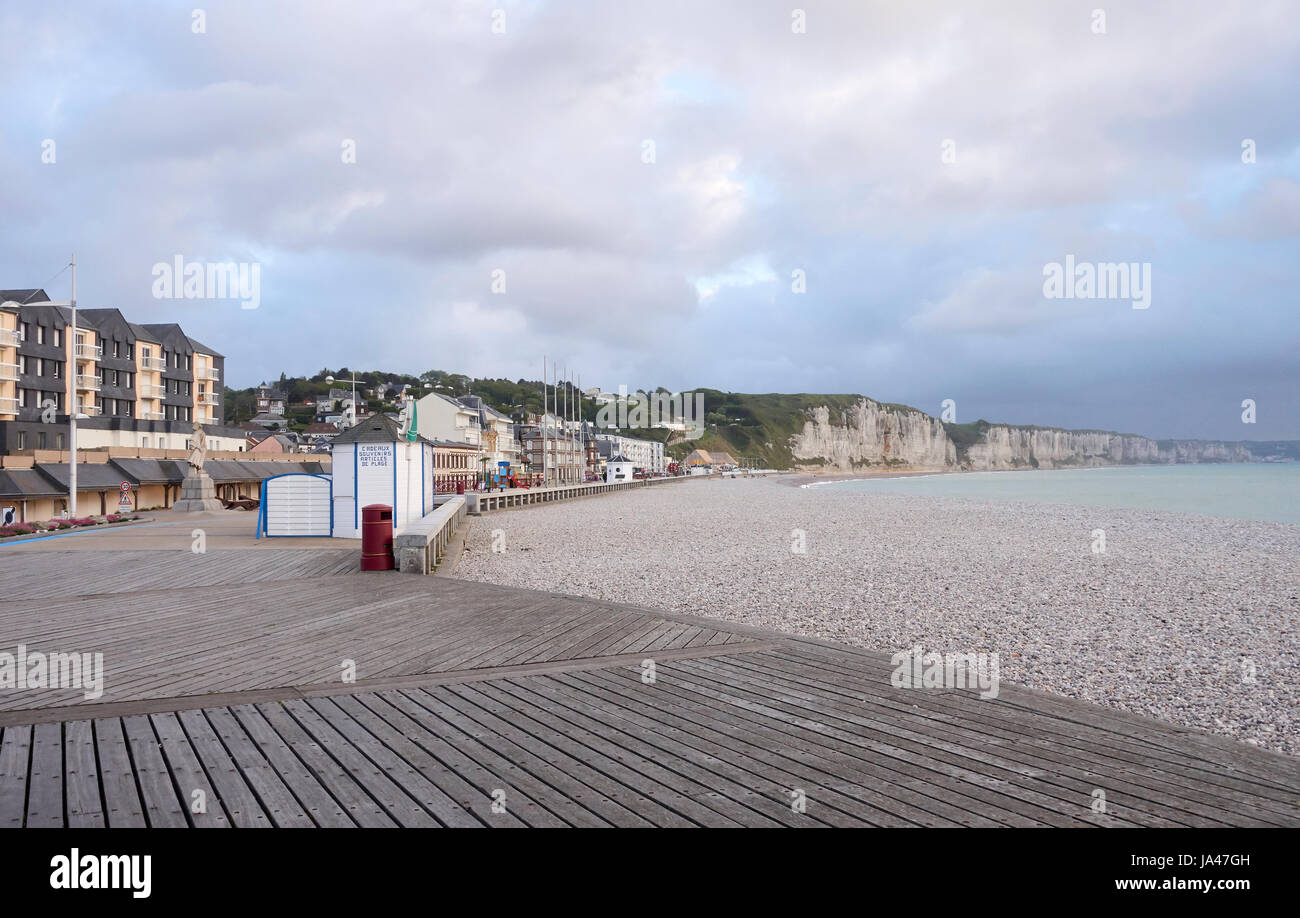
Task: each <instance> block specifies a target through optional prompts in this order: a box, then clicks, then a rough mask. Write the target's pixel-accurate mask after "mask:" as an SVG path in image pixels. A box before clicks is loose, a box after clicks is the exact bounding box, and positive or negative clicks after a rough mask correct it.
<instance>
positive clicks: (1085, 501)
mask: <svg viewBox="0 0 1300 918" xmlns="http://www.w3.org/2000/svg"><path fill="white" fill-rule="evenodd" d="M815 487H818V488H828V489H834V490H837V491H861V492H865V493H870V494H918V495H928V496H933V497H969V498H975V499H978V500H995V501H1029V502H1031V503H1043V504H1077V505H1081V506H1087V507H1126V508H1131V509H1138V510H1174V511H1178V512H1181V513H1200V514H1204V515H1206V516H1220V517H1227V518H1230V519H1240V520H1266V521H1270V522H1276V523H1296V524H1300V463H1297V462H1258V463H1231V464H1223V465H1150V466H1119V467H1110V468H1096V469H1055V470H1050V471H1048V470H1041V471H1040V470H1032V471H1014V472H953V473H943V474H934V475H915V476H906V477H905V476H897V477H889V476H881V477H878V478H863V479H855V480H851V481H828V482H822V483H818V484H816V485H815Z"/></svg>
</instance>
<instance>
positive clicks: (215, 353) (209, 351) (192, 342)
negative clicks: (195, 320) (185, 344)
mask: <svg viewBox="0 0 1300 918" xmlns="http://www.w3.org/2000/svg"><path fill="white" fill-rule="evenodd" d="M185 337H186V338H188V339H189V342H190V347H192V348H194V350H196V351H202V352H203V353H205V354H209V355H211V356H213V357H225V356H226V355H225V354H223V353H221V352H220V351H214V350H213V349H212V348H210V347H208V346H207V345H206V344H203V343H201V342H199V341H196V340H195V339H194V338H193V337H191V336H190V335H186V336H185Z"/></svg>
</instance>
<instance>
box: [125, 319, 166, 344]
mask: <svg viewBox="0 0 1300 918" xmlns="http://www.w3.org/2000/svg"><path fill="white" fill-rule="evenodd" d="M126 324H127V325H128V326H129V327H130V329H131V334H133V335H135V340H137V341H143V342H145V343H146V344H162V341H160V340H159V339H158V336H157V335H155V334H154V333H153V332H151V331H149V329H147V328H145V327H144V326H143V325H136V324H135V323H134V322H127V323H126Z"/></svg>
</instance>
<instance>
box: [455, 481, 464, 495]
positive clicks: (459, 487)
mask: <svg viewBox="0 0 1300 918" xmlns="http://www.w3.org/2000/svg"><path fill="white" fill-rule="evenodd" d="M456 493H457V494H464V493H465V479H464V478H457V479H456Z"/></svg>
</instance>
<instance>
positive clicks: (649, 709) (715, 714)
mask: <svg viewBox="0 0 1300 918" xmlns="http://www.w3.org/2000/svg"><path fill="white" fill-rule="evenodd" d="M253 525H254V517H253V516H252V515H249V514H233V513H225V514H216V515H199V516H187V517H185V518H183V519H182V518H178V517H176V516H175V515H168V514H158V515H157V517H156V519H155V520H154V521H153V522H152V523H150V524H148V525H138V526H136V527H131V528H127V529H123V530H119V531H116V532H111V531H96V532H86V533H77V534H75V535H71V536H66V537H63V538H57V539H49V540H43V541H40V542H31V543H27V544H22V545H14V544H10V545H0V580H2V581H3V583H4V584H5V590H4V596H3V599H0V652H6V653H10V654H14V653H16V649H17V645H19V644H22V645H24V646H25V648H26V652H27V653H28V654H31V653H33V652H39V653H50V652H56V651H57V652H62V653H69V652H87V653H102V654H103V661H104V684H103V693H102V695H101V696H99V697H97V698H90V699H88V698H86V697H84V695H85V693H84V692H83V691H81V690H78V689H53V688H27V689H14V688H0V825H5V826H15V827H16V826H65V825H73V826H104V825H107V826H119V825H123V826H313V825H316V826H355V825H360V826H369V825H425V826H520V825H537V826H566V825H567V826H603V825H628V826H646V825H664V826H670V825H681V826H689V825H703V826H736V825H746V826H832V825H862V826H918V825H933V826H957V825H973V826H991V825H1024V826H1042V825H1061V826H1089V825H1097V826H1126V825H1152V826H1224V825H1300V762H1298V761H1297V760H1295V759H1292V758H1288V757H1284V756H1281V755H1277V754H1273V753H1268V752H1263V751H1261V750H1258V749H1255V748H1252V747H1249V746H1245V745H1241V744H1238V743H1235V742H1233V741H1231V740H1228V739H1224V738H1221V737H1216V736H1210V735H1206V734H1202V733H1198V732H1195V731H1190V730H1186V729H1179V728H1176V727H1172V726H1169V725H1166V724H1163V723H1160V722H1157V721H1153V720H1147V719H1143V718H1138V717H1133V716H1129V715H1125V714H1122V713H1119V712H1116V711H1113V710H1109V709H1102V708H1099V707H1095V706H1092V705H1087V704H1083V703H1079V702H1074V701H1069V700H1064V699H1060V698H1057V697H1054V696H1049V695H1043V694H1038V693H1031V692H1027V691H1022V690H1017V689H1014V688H1011V687H1008V686H1003V687H1002V692H1001V694H1000V696H999V697H998V698H997V699H990V700H981V699H980V698H978V696H977V695H976V694H975V693H971V692H965V691H949V690H935V691H921V690H903V689H896V688H893V687H892V686H891V685H890V684H889V673H890V666H889V663H888V659H887V657H885V656H884V655H881V654H874V653H867V652H863V651H859V650H854V649H850V648H845V647H839V646H835V645H831V644H827V643H824V642H818V641H810V640H803V639H797V638H792V637H789V636H787V635H783V634H779V633H775V632H770V631H760V630H757V629H752V628H746V627H743V626H734V625H725V624H723V623H720V622H716V621H710V620H707V619H697V618H690V617H686V616H676V615H666V614H660V613H655V612H651V611H647V610H644V609H640V608H635V607H631V606H626V605H619V604H614V603H605V602H600V601H597V600H591V599H577V598H572V597H566V596H560V595H556V594H552V593H541V592H536V591H529V590H522V589H516V588H511V587H504V586H492V585H487V584H478V583H469V582H465V581H459V580H456V579H454V578H446V577H419V576H413V575H402V574H395V573H391V574H390V573H384V574H378V573H375V574H361V573H359V572H357V570H356V567H357V565H356V558H357V554H358V548H359V546H358V545H357V544H356V543H352V542H341V541H335V540H322V539H304V540H279V539H277V540H263V541H261V542H254V541H253V540H252V539H251V533H252V530H253ZM194 529H202V530H203V531H204V540H205V546H204V547H205V549H206V550H205V552H204V553H202V554H195V553H193V552H192V551H191V546H192V544H193V539H194V536H193V530H194ZM663 588H665V589H668V588H671V585H669V584H665V585H663ZM645 661H653V667H651V666H650V665H649V664H647V663H646V662H645ZM1099 792H1100V794H1104V799H1105V809H1104V812H1102V811H1099V808H1098V806H1097V801H1098V800H1100V799H1101V797H1100V795H1099Z"/></svg>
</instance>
